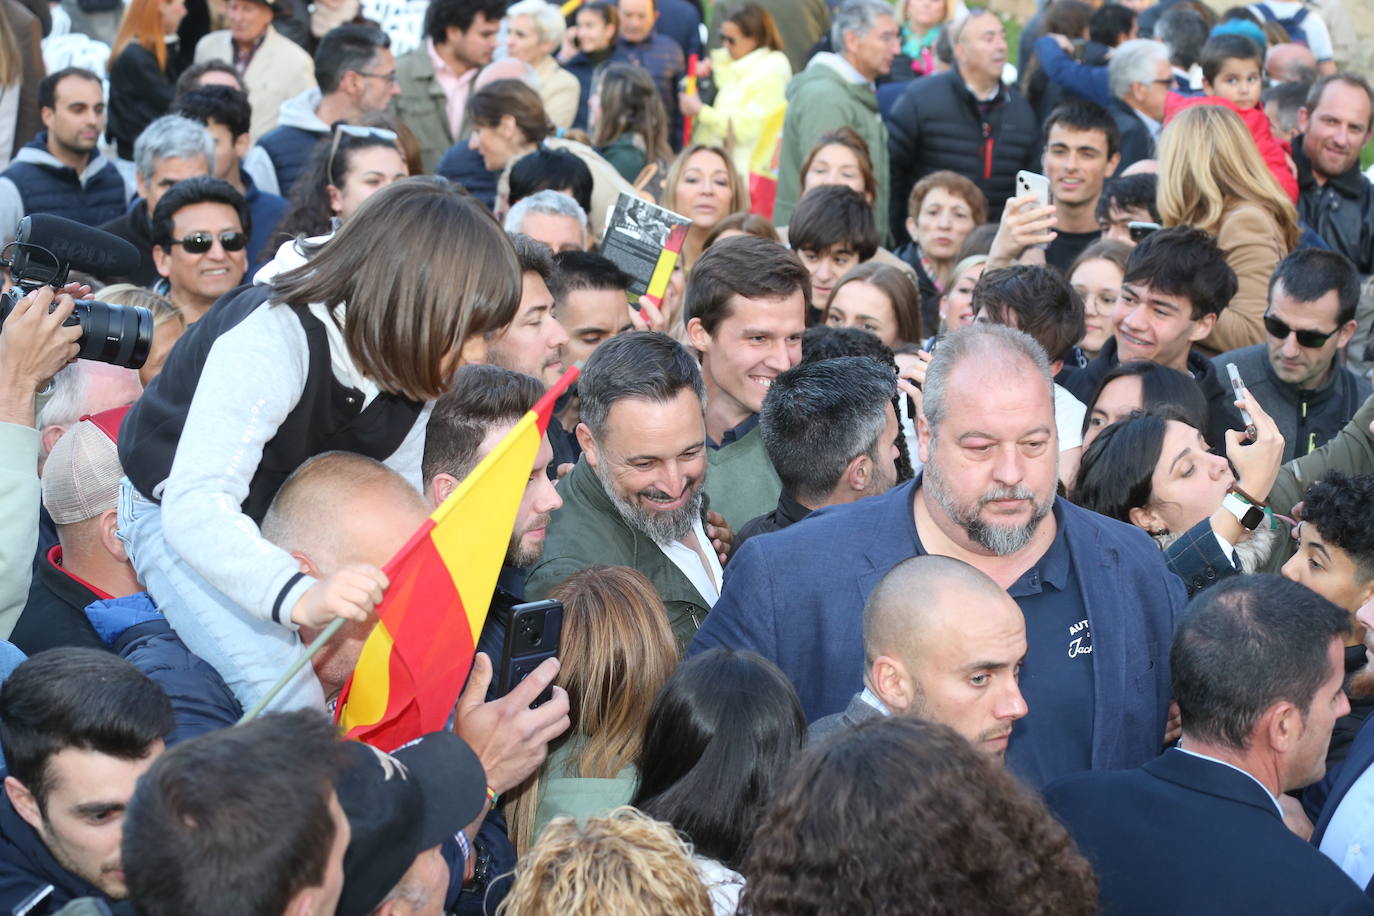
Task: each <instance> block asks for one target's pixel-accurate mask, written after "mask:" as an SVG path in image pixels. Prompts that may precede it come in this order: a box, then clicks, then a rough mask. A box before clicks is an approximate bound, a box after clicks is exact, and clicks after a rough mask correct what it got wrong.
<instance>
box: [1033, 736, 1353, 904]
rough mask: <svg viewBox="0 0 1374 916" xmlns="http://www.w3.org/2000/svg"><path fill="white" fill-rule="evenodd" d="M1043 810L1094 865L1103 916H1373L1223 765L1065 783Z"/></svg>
mask: <svg viewBox="0 0 1374 916" xmlns="http://www.w3.org/2000/svg"><path fill="white" fill-rule="evenodd" d="M1045 802H1046V803H1047V804H1048V805H1049V806H1050V810H1052V811H1053V812H1054V813H1055V816H1056V817H1058V818H1059V820H1060V821H1061V822H1063V824H1064V826H1065V827H1067V828H1068V830H1069V833H1070V834H1071V835H1072V836H1073V838H1074V841H1075V842H1076V843H1077V844H1078V848H1079V849H1080V850H1081V851H1082V852H1083V854H1084V855H1085V856H1087V857H1088V860H1089V861H1090V862H1092V863H1093V867H1094V868H1095V869H1096V871H1097V876H1098V880H1099V882H1100V886H1101V902H1102V912H1103V913H1104V914H1110V916H1127V914H1140V916H1155V914H1159V913H1169V914H1171V916H1189V914H1194V913H1195V914H1199V916H1201V914H1207V916H1212V914H1217V913H1235V914H1246V916H1266V914H1273V916H1304V914H1313V916H1315V914H1319V913H1322V914H1324V913H1374V900H1370V899H1369V898H1368V897H1366V896H1365V895H1364V894H1363V893H1361V892H1360V889H1359V887H1357V886H1356V885H1355V882H1353V881H1351V880H1350V878H1348V877H1347V876H1346V874H1345V872H1343V871H1341V870H1340V869H1339V868H1337V867H1336V864H1335V863H1334V862H1332V861H1331V860H1330V859H1328V858H1327V857H1326V856H1324V855H1322V854H1321V853H1320V852H1318V851H1317V850H1315V849H1313V848H1312V847H1311V846H1309V845H1308V844H1307V843H1304V842H1303V841H1302V840H1301V839H1299V838H1298V837H1297V836H1296V835H1295V834H1294V833H1293V832H1292V831H1290V830H1289V829H1288V828H1287V827H1286V826H1285V825H1284V823H1283V818H1282V817H1280V816H1279V812H1278V810H1277V808H1276V807H1275V803H1274V799H1273V797H1272V796H1270V795H1269V793H1268V792H1267V791H1266V790H1265V789H1264V787H1263V786H1261V785H1260V784H1259V783H1258V782H1256V781H1255V780H1254V779H1252V778H1250V777H1249V776H1248V775H1246V774H1244V773H1241V772H1238V771H1237V770H1235V769H1232V768H1231V767H1228V766H1226V765H1224V764H1220V763H1215V762H1213V761H1210V760H1204V759H1202V758H1200V757H1194V756H1192V755H1191V754H1187V753H1184V752H1183V751H1180V750H1169V751H1165V752H1164V755H1163V756H1161V757H1159V758H1157V759H1155V760H1152V761H1150V762H1149V763H1147V764H1145V765H1144V766H1143V767H1139V768H1137V769H1134V770H1127V771H1125V772H1115V773H1079V774H1076V775H1073V776H1069V777H1066V778H1064V779H1061V780H1059V781H1058V782H1056V783H1054V784H1052V785H1051V786H1049V788H1047V789H1046V790H1045Z"/></svg>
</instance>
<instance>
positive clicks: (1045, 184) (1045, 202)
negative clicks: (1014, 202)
mask: <svg viewBox="0 0 1374 916" xmlns="http://www.w3.org/2000/svg"><path fill="white" fill-rule="evenodd" d="M1027 194H1034V195H1035V196H1036V197H1037V198H1039V206H1041V207H1048V206H1049V205H1050V180H1049V179H1048V178H1046V177H1045V176H1044V175H1041V174H1039V173H1038V172H1027V171H1026V170H1025V169H1022V170H1021V171H1019V172H1017V173H1016V196H1017V197H1025V196H1026V195H1027Z"/></svg>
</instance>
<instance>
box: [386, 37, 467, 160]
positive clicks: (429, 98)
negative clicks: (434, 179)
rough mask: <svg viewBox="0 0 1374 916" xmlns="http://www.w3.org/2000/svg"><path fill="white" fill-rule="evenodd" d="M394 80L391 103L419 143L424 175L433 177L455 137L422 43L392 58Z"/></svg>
mask: <svg viewBox="0 0 1374 916" xmlns="http://www.w3.org/2000/svg"><path fill="white" fill-rule="evenodd" d="M396 79H397V82H399V83H400V85H401V94H400V95H398V96H396V99H395V101H393V102H392V103H391V104H392V105H393V106H394V109H395V112H396V116H397V117H398V118H400V119H401V120H402V121H404V122H405V125H406V127H409V128H410V132H411V133H413V134H414V135H415V139H416V140H417V141H418V142H419V144H420V159H421V160H422V161H423V162H424V166H425V174H427V175H433V174H434V170H435V169H436V168H438V167H439V160H440V159H441V158H443V155H444V153H446V152H448V149H449V147H451V146H452V145H453V144H454V142H455V141H456V140H457V138H456V137H454V136H453V131H451V130H450V129H449V125H448V96H446V95H445V94H444V87H443V86H440V85H439V80H438V79H436V78H435V76H434V65H433V64H432V63H430V60H429V52H428V51H427V50H426V46H425V44H424V43H423V42H421V44H420V46H419V47H418V48H415V49H414V50H411V51H407V52H406V53H405V54H402V55H401V56H400V57H398V58H396ZM468 85H469V86H471V83H469V84H468Z"/></svg>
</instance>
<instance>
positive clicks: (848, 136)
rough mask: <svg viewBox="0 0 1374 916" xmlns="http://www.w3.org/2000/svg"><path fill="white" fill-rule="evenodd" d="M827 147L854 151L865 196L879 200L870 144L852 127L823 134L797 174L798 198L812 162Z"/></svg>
mask: <svg viewBox="0 0 1374 916" xmlns="http://www.w3.org/2000/svg"><path fill="white" fill-rule="evenodd" d="M827 146H843V147H845V148H846V149H849V150H852V151H853V153H854V158H856V159H858V160H859V174H860V175H862V176H863V180H864V194H865V195H866V196H868V197H869V198H870V199H872V200H877V199H878V178H877V175H876V174H875V173H874V171H873V157H872V156H871V155H869V152H868V144H867V143H865V142H864V138H863V137H860V136H859V134H858V131H856V130H854V128H852V127H837V128H835V129H834V130H832V131H830V133H828V134H821V138H820V139H819V140H817V141H816V143H815V145H814V146H812V147H811V151H810V152H808V153H807V154H806V158H805V159H803V160H802V165H801V171H800V172H798V173H797V180H798V182H799V186H798V188H797V196H798V197H800V196H801V194H802V189H803V188H805V187H806V173H807V172H809V171H811V162H812V160H814V159H815V158H816V155H817V154H818V153H820V151H821V150H822V149H824V148H825V147H827Z"/></svg>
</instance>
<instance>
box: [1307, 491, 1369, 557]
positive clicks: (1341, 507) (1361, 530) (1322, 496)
mask: <svg viewBox="0 0 1374 916" xmlns="http://www.w3.org/2000/svg"><path fill="white" fill-rule="evenodd" d="M1370 518H1374V474H1343V473H1341V472H1340V471H1329V472H1328V473H1327V475H1326V476H1325V477H1323V478H1322V479H1321V480H1318V481H1317V482H1316V483H1314V484H1312V486H1310V487H1308V488H1307V495H1306V496H1304V497H1303V505H1302V520H1303V521H1304V522H1307V523H1309V524H1311V525H1312V527H1314V528H1316V529H1317V531H1318V532H1320V533H1321V536H1322V540H1324V541H1327V542H1329V543H1331V544H1333V545H1335V546H1336V547H1339V548H1340V549H1341V550H1344V551H1345V552H1346V553H1348V554H1350V559H1351V560H1352V561H1353V562H1354V563H1355V571H1356V572H1357V573H1359V575H1360V576H1361V577H1362V578H1364V579H1374V529H1372V528H1370V525H1369V520H1370Z"/></svg>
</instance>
